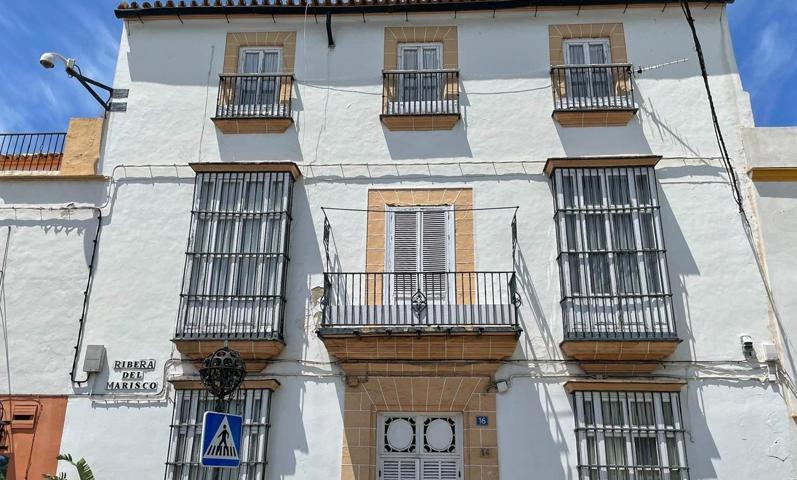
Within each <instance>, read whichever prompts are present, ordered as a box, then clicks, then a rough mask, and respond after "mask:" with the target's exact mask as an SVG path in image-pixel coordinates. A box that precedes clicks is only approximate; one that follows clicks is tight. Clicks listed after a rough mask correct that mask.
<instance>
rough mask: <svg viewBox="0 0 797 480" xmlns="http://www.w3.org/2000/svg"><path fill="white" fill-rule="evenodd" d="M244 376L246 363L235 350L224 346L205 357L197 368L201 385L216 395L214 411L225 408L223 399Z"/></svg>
mask: <svg viewBox="0 0 797 480" xmlns="http://www.w3.org/2000/svg"><path fill="white" fill-rule="evenodd" d="M244 377H246V363H245V362H244V361H243V359H241V355H240V354H239V353H238V352H236V351H235V350H231V349H230V348H228V347H226V346H224V347H222V348H220V349H218V350H216V351H215V352H213V353H211V354H210V355H208V356H207V358H205V360H204V361H203V362H202V368H200V369H199V378H200V379H202V385H204V386H205V388H206V389H207V390H208V392H210V394H211V395H213V396H214V397H216V411H217V412H223V411H224V410H225V406H226V404H225V399H226V398H228V397H229V396H231V395H232V394H233V393H235V391H236V390H238V387H240V386H241V384H242V383H243V381H244Z"/></svg>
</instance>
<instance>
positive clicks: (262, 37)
mask: <svg viewBox="0 0 797 480" xmlns="http://www.w3.org/2000/svg"><path fill="white" fill-rule="evenodd" d="M243 48H279V49H281V50H282V53H281V57H282V65H281V68H280V72H279V73H280V74H281V75H293V73H294V64H295V62H296V32H295V31H279V32H227V38H226V41H225V45H224V62H223V65H222V73H223V74H226V75H235V74H238V73H239V72H238V67H239V64H240V58H241V49H243ZM292 89H293V82H292V81H291V82H287V81H286V82H282V83H281V85H280V91H279V101H280V103H285V104H288V105H290V100H291V96H292V95H293V91H292ZM219 95H222V96H224V97H225V98H228V97H227V96H228V95H232V94H231V93H224V92H220V93H219ZM228 101H229V99H228ZM213 122H214V123H215V124H216V127H217V128H218V129H219V130H221V131H222V133H225V134H236V133H283V132H284V131H285V130H287V129H288V127H290V125H291V124H292V123H293V118H254V119H247V118H244V119H238V118H219V119H216V118H214V119H213Z"/></svg>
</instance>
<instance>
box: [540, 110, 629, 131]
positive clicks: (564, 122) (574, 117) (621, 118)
mask: <svg viewBox="0 0 797 480" xmlns="http://www.w3.org/2000/svg"><path fill="white" fill-rule="evenodd" d="M636 112H637V109H636V108H626V109H617V108H606V109H588V110H587V109H582V110H579V109H575V108H568V109H564V110H554V112H553V119H554V120H556V121H557V122H558V123H559V125H561V126H562V127H565V128H569V127H622V126H625V125H628V123H629V122H630V121H631V119H633V118H634V116H635V115H636Z"/></svg>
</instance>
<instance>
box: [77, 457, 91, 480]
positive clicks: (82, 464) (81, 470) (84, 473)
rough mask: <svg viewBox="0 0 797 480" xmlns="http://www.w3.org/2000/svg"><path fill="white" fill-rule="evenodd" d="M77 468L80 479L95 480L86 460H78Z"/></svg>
mask: <svg viewBox="0 0 797 480" xmlns="http://www.w3.org/2000/svg"><path fill="white" fill-rule="evenodd" d="M75 468H77V474H78V477H80V480H95V478H94V472H92V471H91V468H89V464H88V463H86V460H84V459H82V458H81V459H80V460H78V461H77V463H76V464H75Z"/></svg>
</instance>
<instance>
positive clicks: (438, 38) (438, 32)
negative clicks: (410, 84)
mask: <svg viewBox="0 0 797 480" xmlns="http://www.w3.org/2000/svg"><path fill="white" fill-rule="evenodd" d="M412 43H439V44H441V45H442V56H441V59H440V60H441V61H440V64H441V68H442V69H443V70H458V69H459V34H458V31H457V27H456V26H454V25H450V26H429V27H385V42H384V70H385V71H389V70H397V69H398V65H399V58H398V55H399V46H400V45H401V44H412ZM457 81H458V80H457ZM453 82H454V80H453V79H451V80H449V81H448V82H447V83H446V86H445V92H444V94H445V97H446V98H447V99H448V98H451V97H453V96H454V95H457V94H458V92H459V88H458V87H459V85H454V84H453ZM385 88H386V90H385V92H384V99H383V101H384V102H388V101H390V97H392V96H394V95H395V93H393V92H392V91H388V90H390V89H388V88H387V87H385ZM382 110H383V111H385V105H383V107H382ZM459 117H460V116H459V114H456V115H447V114H440V115H399V116H392V115H383V116H382V117H381V119H382V123H384V124H385V126H386V127H387V128H388V129H389V130H391V131H405V130H451V129H452V128H454V125H456V124H457V122H458V121H459Z"/></svg>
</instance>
